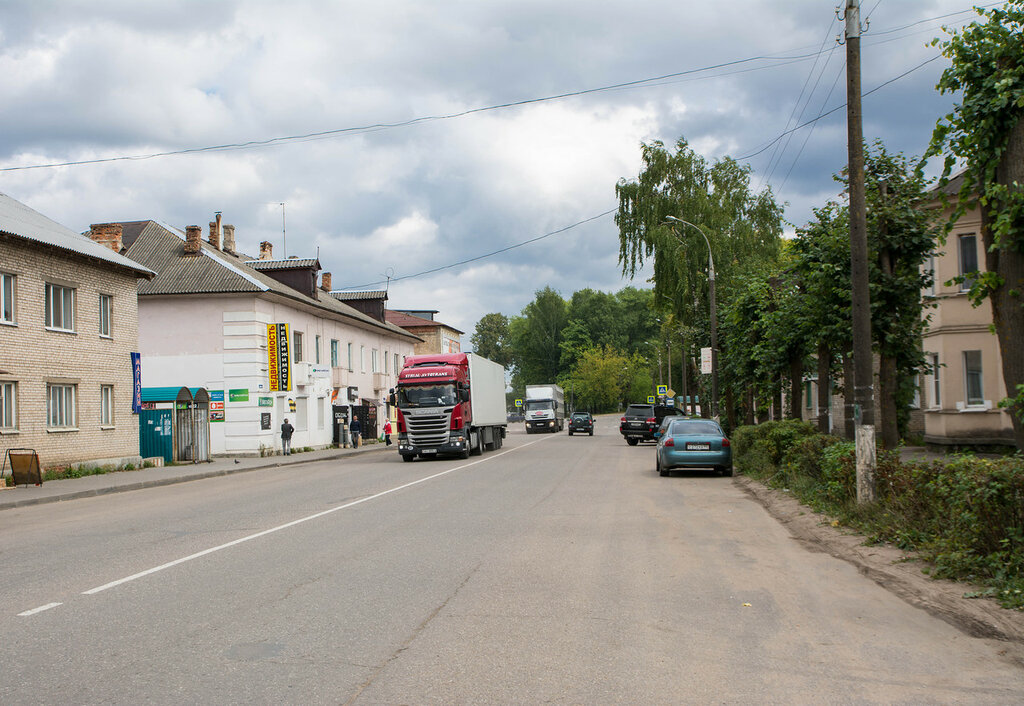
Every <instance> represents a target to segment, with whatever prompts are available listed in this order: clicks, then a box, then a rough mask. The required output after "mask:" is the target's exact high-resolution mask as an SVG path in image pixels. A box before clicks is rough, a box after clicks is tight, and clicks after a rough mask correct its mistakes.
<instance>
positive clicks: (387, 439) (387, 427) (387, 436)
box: [384, 419, 391, 446]
mask: <svg viewBox="0 0 1024 706" xmlns="http://www.w3.org/2000/svg"><path fill="white" fill-rule="evenodd" d="M384 443H385V445H387V446H391V420H390V419H385V420H384Z"/></svg>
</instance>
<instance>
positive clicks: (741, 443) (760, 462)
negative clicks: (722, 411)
mask: <svg viewBox="0 0 1024 706" xmlns="http://www.w3.org/2000/svg"><path fill="white" fill-rule="evenodd" d="M733 439H734V458H733V463H734V465H735V467H736V470H737V471H739V472H741V473H744V474H746V475H748V476H751V477H753V478H757V479H758V480H761V481H763V482H765V483H766V484H768V485H771V486H773V487H780V488H786V489H788V490H789V491H790V492H792V493H793V495H794V496H796V497H797V498H799V499H800V500H801V501H802V502H804V503H806V504H808V505H810V506H811V507H813V508H814V509H815V510H817V511H819V512H824V513H828V514H830V515H832V516H834V517H835V518H837V519H838V520H839V521H840V522H842V523H844V524H847V525H849V526H851V527H854V528H856V529H857V530H858V531H861V532H864V533H865V534H867V535H868V536H869V538H870V540H871V541H875V542H889V543H892V544H895V545H896V546H898V547H900V548H902V549H906V550H909V551H916V552H918V553H919V554H920V555H921V556H922V558H924V559H926V560H927V561H929V562H931V564H932V565H933V566H932V569H931V573H932V574H933V575H934V576H937V577H942V578H950V579H959V580H966V581H971V582H974V583H977V584H980V585H983V586H985V587H986V590H985V591H984V595H991V596H993V597H996V598H998V599H999V600H1000V602H1001V603H1002V604H1003V605H1004V606H1006V607H1012V608H1016V609H1018V610H1024V459H1022V458H1021V456H1020V455H1017V456H1014V457H1008V458H1001V459H983V458H976V457H974V456H970V455H951V456H948V457H946V458H945V459H943V460H939V461H908V462H903V461H900V458H899V454H897V453H891V452H886V451H879V452H878V464H877V468H876V472H875V485H876V490H877V498H878V499H877V502H875V503H873V504H871V505H869V506H863V505H858V504H857V498H856V495H857V491H856V488H857V483H856V480H857V479H856V475H857V474H856V459H855V452H854V447H853V444H851V443H849V442H845V441H842V440H841V439H838V438H836V437H833V436H827V435H823V434H818V433H817V432H816V431H815V429H814V427H812V426H811V425H809V424H806V423H804V422H799V421H783V422H768V423H765V424H759V425H757V426H752V427H751V426H748V427H741V428H739V429H737V430H736V431H735V432H734V434H733Z"/></svg>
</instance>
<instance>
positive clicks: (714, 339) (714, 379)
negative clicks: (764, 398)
mask: <svg viewBox="0 0 1024 706" xmlns="http://www.w3.org/2000/svg"><path fill="white" fill-rule="evenodd" d="M665 220H668V221H672V222H674V223H681V224H682V225H684V226H690V227H691V228H696V229H697V232H698V233H700V234H701V235H702V236H704V242H705V243H707V246H708V282H709V288H708V289H709V294H710V299H711V416H712V417H715V418H717V417H718V311H717V307H716V306H715V261H714V259H713V258H712V256H711V241H710V240H708V236H707V235H706V234H705V233H704V231H703V230H701V229H700V228H699V227H698V226H696V225H694V224H693V223H690V222H689V221H684V220H683V219H682V218H676V217H675V216H665ZM672 235H674V236H675V237H676V239H678V240H679V242H680V243H682V242H683V239H682V238H681V237H680V236H679V234H678V233H676V229H675V228H674V227H673V228H672Z"/></svg>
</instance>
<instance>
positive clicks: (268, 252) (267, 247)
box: [260, 240, 274, 260]
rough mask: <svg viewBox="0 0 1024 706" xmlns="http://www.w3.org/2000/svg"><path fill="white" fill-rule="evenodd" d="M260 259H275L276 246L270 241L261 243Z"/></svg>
mask: <svg viewBox="0 0 1024 706" xmlns="http://www.w3.org/2000/svg"><path fill="white" fill-rule="evenodd" d="M260 259H261V260H273V259H274V245H273V244H272V243H271V242H270V241H269V240H264V241H263V242H262V243H260Z"/></svg>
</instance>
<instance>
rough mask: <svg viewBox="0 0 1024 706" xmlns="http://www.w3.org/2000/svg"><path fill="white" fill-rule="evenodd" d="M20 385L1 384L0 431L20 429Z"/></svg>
mask: <svg viewBox="0 0 1024 706" xmlns="http://www.w3.org/2000/svg"><path fill="white" fill-rule="evenodd" d="M17 391H18V383H16V382H0V429H17V428H18V405H17Z"/></svg>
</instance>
